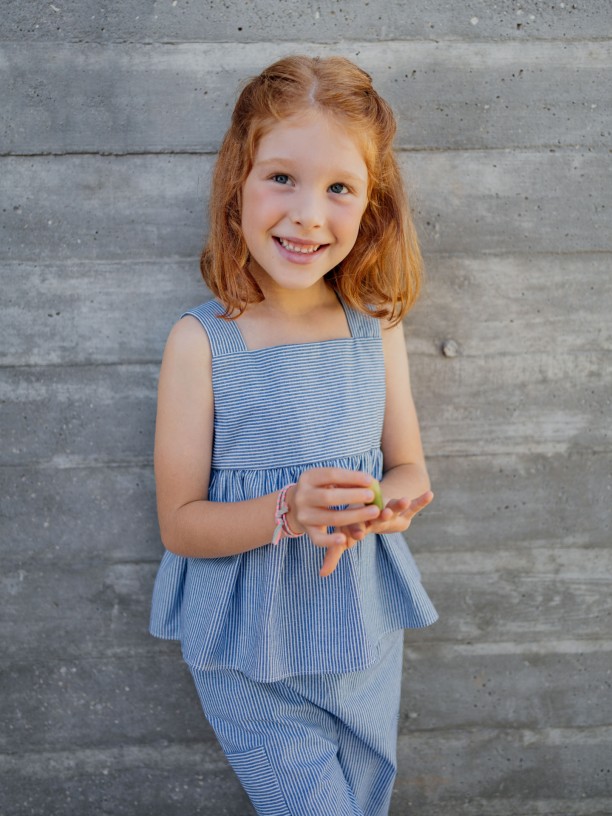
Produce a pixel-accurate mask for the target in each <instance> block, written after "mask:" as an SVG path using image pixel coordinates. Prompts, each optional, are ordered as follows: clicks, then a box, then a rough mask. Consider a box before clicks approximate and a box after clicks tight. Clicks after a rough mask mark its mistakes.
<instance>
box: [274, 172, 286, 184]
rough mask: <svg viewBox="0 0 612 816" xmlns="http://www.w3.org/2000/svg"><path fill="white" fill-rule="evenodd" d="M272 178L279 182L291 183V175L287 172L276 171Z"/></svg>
mask: <svg viewBox="0 0 612 816" xmlns="http://www.w3.org/2000/svg"><path fill="white" fill-rule="evenodd" d="M270 178H271V179H272V181H275V182H276V183H277V184H289V176H288V175H287V174H286V173H274V175H273V176H271V177H270Z"/></svg>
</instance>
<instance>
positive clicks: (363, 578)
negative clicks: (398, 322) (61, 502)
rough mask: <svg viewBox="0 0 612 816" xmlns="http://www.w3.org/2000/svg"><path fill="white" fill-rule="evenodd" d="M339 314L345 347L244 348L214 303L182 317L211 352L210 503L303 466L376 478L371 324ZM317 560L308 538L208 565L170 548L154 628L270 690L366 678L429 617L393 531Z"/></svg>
mask: <svg viewBox="0 0 612 816" xmlns="http://www.w3.org/2000/svg"><path fill="white" fill-rule="evenodd" d="M341 303H342V301H341ZM342 306H343V308H344V311H345V314H346V318H347V322H348V325H349V329H350V333H351V337H350V338H347V339H338V340H325V341H322V342H315V343H302V344H295V345H280V346H273V347H269V348H263V349H257V350H254V351H249V350H248V349H247V347H246V345H245V343H244V341H243V339H242V335H241V332H240V329H239V328H238V325H237V324H236V322H235V321H230V320H223V319H220V318H219V317H217V315H220V314H222V313H223V307H222V306H221V305H220V304H219V303H218V302H217V301H215V300H211V301H208V302H207V303H204V304H202V305H201V306H198V307H197V308H194V309H190V310H189V311H187V312H185V313H184V314H183V315H181V317H184V316H185V315H187V314H190V315H193V316H194V317H196V318H197V319H198V320H199V321H200V323H201V324H202V327H203V328H204V330H205V331H206V333H207V335H208V338H209V341H210V346H211V349H212V382H213V392H214V439H213V453H212V469H211V474H210V484H209V490H208V499H209V501H223V502H235V501H242V500H245V499H251V498H255V497H258V496H262V495H265V494H268V493H273V492H275V491H278V490H280V489H281V488H282V487H284V486H285V485H287V484H289V483H291V482H297V480H298V478H299V476H300V474H301V473H302V471H304V470H305V469H307V468H312V467H327V466H336V467H342V468H349V469H353V470H363V471H366V472H368V473H371V474H372V475H373V476H374V477H375V478H377V479H381V478H382V475H383V473H382V465H383V462H382V452H381V449H380V441H381V434H382V425H383V417H384V410H385V367H384V357H383V348H382V338H381V330H380V323H379V321H378V320H377V319H375V318H373V317H370V316H368V315H365V314H362V313H361V312H358V311H356V310H354V309H351V308H349V307H348V306H346V305H345V304H344V303H342ZM247 535H248V530H245V536H247ZM324 553H325V551H324V550H323V549H321V548H318V547H315V546H314V545H313V544H312V542H311V541H310V539H309V538H308V536H306V535H303V536H300V537H299V538H283V539H281V542H280V543H279V544H278V545H273V544H271V543H270V544H267V545H264V546H262V547H258V548H257V549H254V550H250V551H248V552H245V553H241V554H239V555H231V556H224V557H218V558H186V557H183V556H178V555H175V554H173V553H171V552H168V551H166V553H165V554H164V556H163V558H162V562H161V565H160V568H159V571H158V574H157V578H156V581H155V587H154V591H153V604H152V612H151V625H150V631H151V633H152V634H153V635H155V636H156V637H160V638H169V639H177V640H180V641H181V644H182V651H183V656H184V659H185V661H186V662H187V663H188V664H189V665H190V666H192V667H194V668H196V669H219V668H229V669H237V670H239V671H241V672H243V673H244V674H246V675H248V676H249V677H251V678H252V679H254V680H259V681H264V682H271V681H275V680H279V679H282V678H284V677H288V676H290V675H296V674H311V673H328V672H334V673H338V672H340V673H345V672H352V671H356V670H359V669H365V668H366V667H368V666H369V665H371V664H372V663H374V662H376V660H377V658H378V644H379V641H380V639H381V638H382V636H383V635H385V634H386V633H388V632H391V631H394V630H398V629H405V628H416V627H423V626H428V625H429V624H431V623H433V622H434V621H435V620H436V619H437V613H436V611H435V609H434V607H433V605H432V603H431V601H430V599H429V597H428V596H427V594H426V592H425V590H424V589H423V586H422V585H421V581H420V574H419V571H418V569H417V567H416V564H415V562H414V559H413V558H412V555H411V553H410V551H409V549H408V546H407V544H406V542H405V540H404V537H403V536H402V535H401V534H400V533H392V534H384V535H374V534H370V535H368V536H366V537H365V538H364V539H363V540H362V541H360V542H358V543H357V544H356V545H355V546H354V547H353V548H351V549H350V550H347V551H346V552H345V553H344V554H343V555H342V558H341V559H340V563H339V564H338V566H337V568H336V570H335V571H334V572H333V573H332V574H331V575H330V576H328V577H326V578H321V577H320V576H319V570H320V568H321V564H322V562H323V557H324Z"/></svg>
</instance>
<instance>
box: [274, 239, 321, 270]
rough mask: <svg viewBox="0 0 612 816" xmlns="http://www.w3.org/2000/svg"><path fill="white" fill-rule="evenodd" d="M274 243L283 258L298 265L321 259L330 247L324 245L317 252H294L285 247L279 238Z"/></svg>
mask: <svg viewBox="0 0 612 816" xmlns="http://www.w3.org/2000/svg"><path fill="white" fill-rule="evenodd" d="M274 243H275V244H276V246H277V247H278V251H279V252H280V254H281V255H282V257H283V258H286V259H287V260H288V261H291V262H292V263H297V264H308V263H311V262H312V261H314V260H316V259H317V258H320V257H321V255H322V254H323V253H324V252H325V250H326V249H327V247H328V244H322V245H321V246H320V247H319V248H318V249H317V250H315V252H294V251H293V250H291V249H287V247H284V246H283V245H282V244H281V242H280V241H279V240H278V238H275V239H274Z"/></svg>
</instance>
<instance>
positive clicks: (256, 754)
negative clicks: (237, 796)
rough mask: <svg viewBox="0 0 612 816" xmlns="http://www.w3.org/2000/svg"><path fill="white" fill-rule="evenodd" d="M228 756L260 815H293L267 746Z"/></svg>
mask: <svg viewBox="0 0 612 816" xmlns="http://www.w3.org/2000/svg"><path fill="white" fill-rule="evenodd" d="M226 756H227V758H228V760H229V763H230V765H231V766H232V768H233V769H234V771H235V772H236V775H237V776H238V779H239V780H240V783H241V785H242V787H243V788H244V789H245V791H246V793H247V795H248V797H249V799H250V800H251V802H252V803H253V806H254V807H255V810H256V811H257V813H258V814H259V816H291V811H290V810H289V808H288V807H287V802H286V801H285V797H284V796H283V792H282V791H281V788H280V785H279V784H278V779H277V777H276V773H275V772H274V769H273V768H272V766H271V765H270V760H269V759H268V755H267V754H266V750H265V748H252V749H251V750H249V751H241V752H240V753H228V754H226Z"/></svg>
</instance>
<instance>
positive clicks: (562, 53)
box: [0, 0, 612, 816]
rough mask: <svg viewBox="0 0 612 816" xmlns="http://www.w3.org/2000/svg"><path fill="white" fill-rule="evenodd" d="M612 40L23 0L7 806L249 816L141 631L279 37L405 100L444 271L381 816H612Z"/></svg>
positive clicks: (420, 329) (42, 812)
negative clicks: (393, 778) (216, 198)
mask: <svg viewBox="0 0 612 816" xmlns="http://www.w3.org/2000/svg"><path fill="white" fill-rule="evenodd" d="M611 45H612V6H611V5H610V3H609V2H606V1H605V0H593V1H592V2H584V3H559V2H549V3H546V4H545V3H542V2H539V1H538V0H522V2H518V0H517V1H516V2H506V0H497V2H494V3H488V2H483V0H469V1H468V2H466V3H463V4H451V3H442V2H439V0H429V1H428V2H423V0H414V1H413V2H407V0H392V1H390V2H377V3H373V2H369V3H368V2H354V0H350V2H336V0H325V2H321V3H308V2H307V3H304V2H300V3H297V2H295V0H288V1H287V2H278V3H271V2H249V3H237V2H235V0H226V1H225V2H217V1H216V0H212V1H209V2H205V3H202V4H195V3H188V2H186V1H185V0H176V2H174V0H167V2H160V1H159V0H158V1H156V2H154V3H145V2H142V0H135V1H134V2H132V3H127V4H126V3H117V2H114V1H113V2H111V3H106V4H104V6H103V7H101V6H100V5H99V4H97V3H93V2H79V3H75V2H73V1H72V0H71V2H60V0H57V2H53V3H49V2H44V3H43V2H39V0H36V1H35V2H29V3H23V2H20V1H19V0H9V1H8V2H5V3H4V5H3V9H2V15H0V111H1V112H2V113H1V115H0V302H1V324H0V411H1V414H0V421H1V423H2V427H1V440H2V444H1V445H0V525H1V547H2V562H3V570H2V573H1V574H0V631H1V632H2V657H1V658H0V722H1V723H2V729H0V814H2V816H5V814H6V816H51V815H53V816H83V814H90V813H96V814H97V813H101V814H116V815H117V816H174V814H177V815H178V814H185V813H189V814H193V816H217V815H218V814H219V815H222V814H228V816H245V814H248V813H252V810H251V809H250V806H249V804H248V802H247V800H246V798H245V796H244V794H243V793H242V792H241V790H240V788H239V786H238V784H237V782H236V780H235V778H234V776H233V774H232V772H231V770H230V769H229V767H228V765H227V763H226V762H225V760H224V757H223V755H222V754H221V752H220V750H219V749H218V747H217V746H216V743H215V740H214V738H213V735H212V732H211V730H210V728H209V727H208V726H207V724H206V723H205V721H204V720H203V717H202V716H201V715H200V711H199V706H198V703H197V700H196V695H195V691H194V690H193V688H192V685H191V682H190V679H189V676H188V672H187V670H186V669H185V667H184V666H183V665H182V663H181V661H180V657H179V649H178V647H177V645H176V644H174V643H164V642H161V641H156V640H153V639H152V638H150V637H149V636H148V635H147V619H148V608H149V600H150V593H151V586H152V581H153V577H154V574H155V570H156V565H157V563H158V560H159V557H160V555H161V552H162V548H161V544H160V541H159V534H158V530H157V522H156V518H155V492H154V480H153V474H152V444H153V431H154V427H153V425H154V412H155V389H156V381H157V374H158V370H159V361H160V358H161V353H162V350H163V345H164V342H165V338H166V336H167V333H168V331H169V329H170V327H171V326H172V324H173V322H174V321H175V320H176V319H177V317H178V315H179V314H180V312H181V311H182V310H183V309H184V308H185V307H186V306H189V305H192V304H196V303H199V302H201V301H202V300H204V299H205V298H206V297H207V293H206V290H205V289H204V287H203V284H202V283H201V280H200V278H199V272H198V265H197V260H198V254H199V251H200V248H201V244H202V240H203V237H204V234H205V230H206V199H207V189H208V182H209V177H210V171H211V167H212V163H213V161H214V153H215V150H216V149H217V147H218V144H219V140H220V138H221V135H222V133H223V130H224V127H225V125H226V123H227V118H228V116H229V111H230V110H231V106H232V103H233V100H234V98H235V95H236V91H237V86H238V83H239V82H240V81H242V80H243V79H244V78H245V77H246V76H248V75H250V74H252V73H254V72H256V71H257V70H259V69H260V68H261V67H262V66H263V65H265V64H266V63H268V62H270V61H271V60H272V59H274V58H275V57H277V56H281V55H282V54H285V53H293V52H307V53H320V54H330V53H340V54H345V55H346V56H349V57H352V58H353V59H355V60H356V61H357V62H359V63H360V64H361V65H362V66H363V67H364V68H366V69H367V70H368V71H370V72H371V74H372V75H373V77H374V79H375V82H376V84H377V86H378V87H379V88H380V89H381V91H382V92H383V93H384V94H385V95H386V96H387V97H388V98H389V99H390V101H391V102H392V103H393V105H394V107H395V109H396V111H397V112H398V116H399V120H400V121H399V124H400V127H399V133H398V141H397V145H398V150H399V156H400V161H401V164H402V168H403V171H404V174H405V177H406V181H407V183H408V186H409V189H410V194H411V202H412V206H413V209H414V213H415V218H416V221H417V226H418V228H419V232H420V235H421V238H422V243H423V248H424V252H425V258H426V263H427V280H426V286H425V291H424V293H423V297H422V298H421V300H420V302H419V303H418V304H417V306H416V307H415V309H414V310H413V312H411V314H410V315H409V316H408V318H407V320H406V333H407V342H408V348H409V351H410V356H411V368H412V379H413V386H414V391H415V395H416V400H417V404H418V408H419V412H420V417H421V422H422V426H423V435H424V441H425V446H426V450H427V453H428V458H429V465H430V470H431V475H432V479H433V483H434V489H435V491H436V501H435V502H434V504H433V505H432V506H431V508H428V510H427V512H426V513H424V514H423V516H422V517H421V518H419V519H418V520H417V521H416V522H415V523H414V525H413V527H412V528H411V531H410V540H411V544H412V547H413V550H414V552H415V554H416V555H417V558H418V561H419V564H420V566H421V568H422V571H423V574H424V579H425V581H426V584H427V586H428V588H429V589H430V591H431V594H432V596H433V598H434V600H435V602H436V604H437V606H438V608H439V610H440V612H441V620H440V622H439V623H438V624H437V625H436V626H434V627H432V628H431V629H428V630H425V631H423V632H416V633H413V634H411V635H410V636H409V637H408V638H407V642H406V651H405V677H404V688H403V702H402V714H401V720H400V732H399V757H400V771H399V774H398V779H397V784H396V788H395V792H394V796H393V804H392V808H391V816H404V814H408V815H409V816H410V815H411V814H415V816H532V814H533V816H535V814H538V816H604V814H605V816H609V814H610V813H612V638H611V632H612V625H611V624H612V600H611V597H612V595H611V593H610V575H611V574H612V551H611V548H610V543H611V531H610V528H611V524H610V522H611V516H612V466H611V456H610V452H611V440H610V413H611V406H612V382H611V380H612V366H611V364H610V352H611V350H612V328H611V327H612V322H611V321H610V311H611V307H612V276H611V274H610V273H611V250H612V230H611V229H610V212H611V209H612V207H611V204H612V201H611V199H612V185H611V184H610V179H611V175H610V155H611V154H610V150H611V141H612V139H611V132H612V106H611V104H610V91H609V88H610V84H611V73H612V72H611V70H610V69H611V63H612V47H611ZM445 350H446V353H445ZM449 350H450V356H449Z"/></svg>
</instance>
